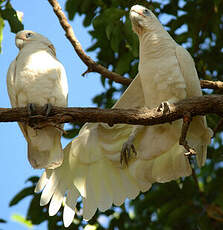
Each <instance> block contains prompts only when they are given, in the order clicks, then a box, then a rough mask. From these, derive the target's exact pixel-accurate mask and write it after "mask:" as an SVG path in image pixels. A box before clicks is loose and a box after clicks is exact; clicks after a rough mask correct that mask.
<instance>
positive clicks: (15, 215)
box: [11, 214, 33, 229]
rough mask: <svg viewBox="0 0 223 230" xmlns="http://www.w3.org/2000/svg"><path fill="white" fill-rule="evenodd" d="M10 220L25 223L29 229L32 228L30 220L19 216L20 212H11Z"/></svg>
mask: <svg viewBox="0 0 223 230" xmlns="http://www.w3.org/2000/svg"><path fill="white" fill-rule="evenodd" d="M11 218H12V220H14V221H16V222H18V223H20V224H22V225H25V226H26V227H27V228H29V229H31V228H33V225H32V222H31V221H30V220H26V219H25V218H24V217H23V216H21V215H20V214H13V215H12V216H11Z"/></svg>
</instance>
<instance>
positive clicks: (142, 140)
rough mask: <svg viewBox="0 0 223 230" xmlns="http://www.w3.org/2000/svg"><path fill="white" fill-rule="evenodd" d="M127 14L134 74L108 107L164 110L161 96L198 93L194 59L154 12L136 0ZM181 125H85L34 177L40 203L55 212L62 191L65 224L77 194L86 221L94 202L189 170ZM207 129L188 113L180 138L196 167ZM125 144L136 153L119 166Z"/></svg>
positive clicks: (105, 202)
mask: <svg viewBox="0 0 223 230" xmlns="http://www.w3.org/2000/svg"><path fill="white" fill-rule="evenodd" d="M130 19H131V21H132V27H133V30H134V31H135V33H136V34H137V35H138V38H139V42H140V58H139V73H138V75H137V76H136V78H135V79H134V81H133V82H132V83H131V85H130V86H129V87H128V88H127V90H126V91H125V92H124V94H123V95H122V97H121V98H120V100H119V101H118V102H117V103H116V104H115V106H114V108H133V107H148V108H154V107H157V106H159V105H161V106H160V107H159V108H160V109H163V110H165V108H166V107H167V106H168V103H174V102H177V101H179V100H181V99H184V98H189V97H193V96H201V95H202V92H201V88H200V84H199V80H198V76H197V72H196V69H195V66H194V62H193V59H192V58H191V56H190V54H189V53H188V52H187V51H186V50H185V49H184V48H183V47H181V46H179V45H178V44H177V43H176V42H175V41H174V40H173V39H172V38H171V36H170V35H169V34H168V33H167V32H166V31H165V30H164V28H163V26H162V25H161V24H160V22H159V21H158V20H157V18H156V17H155V15H154V14H153V13H152V12H151V11H150V10H148V9H146V8H145V7H143V6H139V5H135V6H133V7H132V8H131V10H130ZM163 112H165V111H163ZM181 124H182V121H181V120H179V121H175V122H172V123H171V124H170V123H167V124H162V125H155V126H131V125H126V124H120V125H114V126H113V127H110V126H109V125H107V124H104V123H95V124H92V123H87V124H85V125H84V127H83V128H82V129H81V131H80V133H79V136H78V137H77V138H75V139H74V140H73V141H72V142H71V143H69V144H68V145H67V146H66V148H65V149H64V161H63V164H62V165H61V166H60V167H58V168H56V169H54V170H46V171H45V172H44V173H43V175H42V176H41V178H40V180H39V182H38V184H37V186H36V189H35V191H36V192H39V191H41V190H42V189H43V192H42V195H41V201H40V203H41V205H46V204H47V203H49V202H50V205H49V214H50V215H54V214H56V213H57V212H58V210H59V208H60V207H61V204H62V201H63V198H64V197H66V199H65V202H64V211H63V220H64V225H65V226H69V225H70V223H71V222H72V220H73V217H74V214H75V206H76V200H77V198H78V197H79V196H81V197H82V200H83V218H84V219H85V220H89V219H91V218H92V216H93V215H94V214H95V212H96V210H97V208H98V209H99V210H100V211H105V210H107V209H108V208H110V207H111V205H112V204H114V205H121V204H122V203H123V202H124V201H125V199H126V198H129V199H134V198H135V197H136V196H137V195H138V194H139V193H140V192H141V191H142V192H145V191H147V190H148V189H149V188H150V187H151V185H152V183H154V182H161V183H164V182H168V181H170V180H176V179H177V178H179V177H183V176H189V175H190V174H191V167H190V164H189V161H188V159H187V157H186V156H185V153H186V150H185V149H184V147H183V146H181V145H179V138H180V134H181ZM211 135H212V132H211V130H210V129H209V128H208V127H207V125H206V120H205V117H202V116H199V117H195V118H194V119H193V121H192V123H191V125H190V129H189V132H188V136H187V141H188V143H189V145H190V146H192V147H193V148H194V149H195V150H196V152H197V160H198V164H199V166H202V165H203V164H204V162H205V159H206V151H207V144H209V142H210V138H211ZM132 144H134V146H135V150H136V152H137V154H136V155H134V154H132V156H131V157H130V159H129V158H128V159H127V160H128V165H126V164H124V165H123V164H121V163H120V153H121V150H122V149H123V151H122V154H123V153H124V152H126V151H127V153H128V151H129V150H130V148H132V146H133V145H132ZM122 157H123V156H122ZM127 157H128V156H127Z"/></svg>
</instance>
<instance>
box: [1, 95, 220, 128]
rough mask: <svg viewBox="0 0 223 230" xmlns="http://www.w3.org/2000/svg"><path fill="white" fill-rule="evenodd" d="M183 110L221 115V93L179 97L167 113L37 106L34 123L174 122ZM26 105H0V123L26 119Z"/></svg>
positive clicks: (195, 114)
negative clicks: (46, 113) (2, 106)
mask: <svg viewBox="0 0 223 230" xmlns="http://www.w3.org/2000/svg"><path fill="white" fill-rule="evenodd" d="M186 112H190V114H191V116H192V117H193V116H197V115H205V114H211V113H212V114H213V113H214V114H217V115H219V116H222V114H223V96H222V95H206V96H203V97H194V98H191V99H185V100H182V101H180V102H178V103H176V104H175V105H170V112H167V113H165V114H163V113H162V112H158V111H157V108H154V109H146V108H143V109H98V108H61V107H53V109H52V112H51V113H50V114H49V116H48V117H45V116H44V115H43V114H44V111H43V109H42V108H37V114H38V115H37V116H36V117H35V121H36V122H40V123H52V122H53V123H57V124H60V123H66V122H104V123H108V124H110V125H111V124H118V123H123V124H135V125H155V124H162V123H166V122H171V121H175V120H177V119H181V118H183V117H184V115H185V113H186ZM29 120H30V118H29V116H28V113H27V109H26V108H13V109H6V108H0V122H13V121H20V122H29ZM32 120H33V118H32Z"/></svg>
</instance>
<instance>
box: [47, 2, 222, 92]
mask: <svg viewBox="0 0 223 230" xmlns="http://www.w3.org/2000/svg"><path fill="white" fill-rule="evenodd" d="M48 1H49V3H50V4H51V6H52V7H53V10H54V12H55V14H56V16H57V17H58V20H59V22H60V24H61V26H62V27H63V29H64V31H65V35H66V37H67V38H68V40H69V41H70V43H71V44H72V46H73V48H74V49H75V51H76V53H77V55H78V56H79V57H80V59H81V60H82V61H83V62H84V63H85V64H86V65H87V66H88V69H87V70H86V71H85V72H84V73H83V75H85V74H86V73H89V72H97V73H100V74H101V75H103V76H104V77H105V78H108V79H110V80H112V81H115V82H117V83H120V84H123V85H129V84H130V83H131V81H132V80H131V79H128V78H125V77H123V76H121V75H119V74H117V73H115V72H112V71H109V70H108V69H107V68H105V67H104V66H102V65H100V64H97V63H96V62H95V61H94V60H92V59H91V58H90V57H89V56H88V55H87V54H86V53H85V52H84V50H83V49H82V47H81V44H80V42H79V41H78V40H77V38H76V36H75V34H74V31H73V28H72V26H71V25H70V24H69V23H68V20H67V18H66V16H65V14H64V12H63V11H62V9H61V6H60V4H59V3H58V1H57V0H48ZM200 83H201V88H203V89H204V88H208V89H221V90H223V82H221V81H216V82H213V81H208V80H201V81H200Z"/></svg>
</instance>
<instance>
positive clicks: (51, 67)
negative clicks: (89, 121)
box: [7, 30, 68, 169]
mask: <svg viewBox="0 0 223 230" xmlns="http://www.w3.org/2000/svg"><path fill="white" fill-rule="evenodd" d="M15 43H16V46H17V47H18V48H19V54H18V55H17V57H16V59H15V60H14V61H13V62H12V63H11V65H10V67H9V70H8V74H7V87H8V94H9V98H10V101H11V105H12V107H24V106H27V105H28V107H29V109H34V106H35V105H38V106H44V105H46V109H48V110H49V109H50V105H56V106H63V107H65V106H67V93H68V86H67V77H66V72H65V70H64V67H63V65H62V64H61V63H60V62H59V61H58V60H57V58H56V52H55V48H54V46H53V45H52V43H51V42H50V41H49V40H48V39H47V38H45V37H44V36H42V35H41V34H38V33H35V32H33V31H29V30H23V31H20V32H18V33H17V34H16V38H15ZM31 112H32V111H31ZM48 112H49V111H48ZM19 126H20V128H21V130H22V132H23V135H24V137H25V138H26V140H27V142H28V159H29V162H30V164H31V165H32V167H33V168H46V169H53V168H56V167H58V166H60V165H61V163H62V161H63V150H62V146H61V142H60V139H61V135H62V132H61V130H60V129H58V128H56V127H53V126H47V127H45V128H42V129H33V128H31V127H30V126H28V125H27V124H25V123H22V122H20V123H19Z"/></svg>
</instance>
